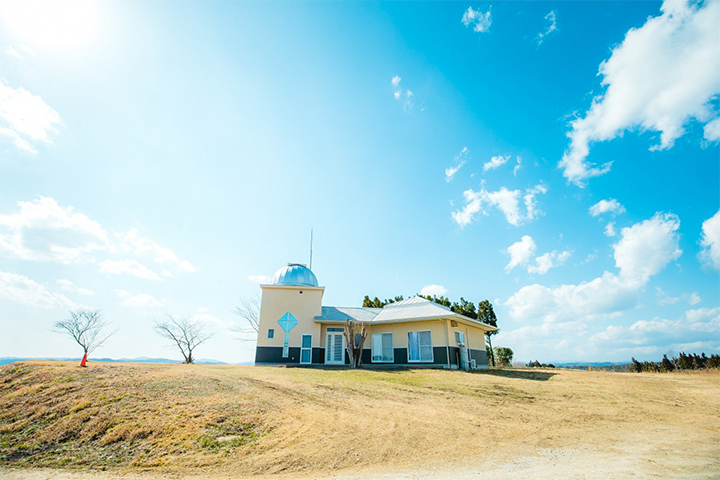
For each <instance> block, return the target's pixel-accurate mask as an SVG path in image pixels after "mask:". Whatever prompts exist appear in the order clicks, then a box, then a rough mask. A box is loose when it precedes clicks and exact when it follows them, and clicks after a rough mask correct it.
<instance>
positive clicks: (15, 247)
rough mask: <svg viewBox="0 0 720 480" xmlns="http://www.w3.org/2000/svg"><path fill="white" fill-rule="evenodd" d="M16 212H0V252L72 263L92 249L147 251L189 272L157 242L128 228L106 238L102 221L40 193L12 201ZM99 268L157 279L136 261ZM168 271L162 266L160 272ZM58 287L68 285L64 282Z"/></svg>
mask: <svg viewBox="0 0 720 480" xmlns="http://www.w3.org/2000/svg"><path fill="white" fill-rule="evenodd" d="M17 205H18V207H19V211H18V212H16V213H11V214H8V215H0V255H2V256H4V257H9V258H16V259H20V260H32V261H46V262H58V263H62V264H70V263H74V262H83V261H95V259H94V254H97V253H100V252H103V253H104V254H105V255H107V254H113V253H114V254H117V253H125V254H132V255H137V256H148V257H150V258H152V261H154V262H155V263H156V264H158V265H163V266H165V267H167V268H170V269H172V271H174V272H176V273H183V272H187V273H191V272H194V271H195V267H193V265H192V264H190V262H188V261H186V260H181V259H179V258H178V256H177V255H176V254H175V252H173V251H172V250H171V249H169V248H167V247H162V246H160V245H158V244H157V243H156V242H155V241H153V240H151V239H149V238H146V237H143V236H142V235H140V233H139V232H138V231H137V230H135V229H132V230H130V231H128V232H127V233H125V234H121V235H115V237H116V238H117V239H118V241H117V242H116V243H112V242H111V241H110V239H109V238H108V234H107V232H106V231H105V229H103V228H102V226H101V225H100V224H99V223H98V222H96V221H94V220H91V219H90V218H88V217H87V216H86V215H84V214H82V213H76V212H75V211H74V208H73V207H71V206H70V207H61V206H60V205H58V203H57V201H56V200H54V199H53V198H48V197H40V198H39V199H37V200H33V201H30V202H18V203H17ZM100 268H101V271H103V272H105V273H113V274H130V275H134V276H136V277H139V278H146V279H152V280H160V279H161V278H160V277H159V276H158V275H157V274H156V273H155V272H153V271H152V270H151V269H149V268H148V267H146V266H144V265H142V264H141V263H140V262H138V261H137V260H133V259H125V260H111V259H107V260H105V261H103V262H101V263H100ZM172 271H170V270H163V272H164V274H165V275H166V276H171V275H172V273H173V272H172ZM64 288H66V289H67V288H70V287H69V286H67V285H66V286H65V287H64Z"/></svg>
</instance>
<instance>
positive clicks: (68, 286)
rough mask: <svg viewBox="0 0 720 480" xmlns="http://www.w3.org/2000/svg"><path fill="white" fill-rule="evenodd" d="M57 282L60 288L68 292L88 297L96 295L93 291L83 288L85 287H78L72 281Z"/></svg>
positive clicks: (62, 280)
mask: <svg viewBox="0 0 720 480" xmlns="http://www.w3.org/2000/svg"><path fill="white" fill-rule="evenodd" d="M56 282H57V284H58V285H60V288H61V289H63V290H65V291H66V292H70V293H77V294H79V295H88V296H90V295H95V292H93V291H92V290H89V289H87V288H83V287H78V286H77V285H75V284H74V283H73V282H71V281H70V280H65V279H58V280H56Z"/></svg>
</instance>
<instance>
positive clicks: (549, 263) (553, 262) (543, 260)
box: [527, 250, 571, 275]
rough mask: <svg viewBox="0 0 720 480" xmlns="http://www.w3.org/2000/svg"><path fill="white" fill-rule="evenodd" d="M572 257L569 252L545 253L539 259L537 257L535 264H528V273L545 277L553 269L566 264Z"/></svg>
mask: <svg viewBox="0 0 720 480" xmlns="http://www.w3.org/2000/svg"><path fill="white" fill-rule="evenodd" d="M570 255H571V254H570V252H568V251H564V252H560V253H558V252H556V251H554V250H553V251H552V252H547V253H544V254H542V255H540V256H539V257H535V263H534V264H528V266H527V271H528V273H537V274H538V275H545V274H546V273H547V272H548V270H550V269H551V268H554V267H559V266H560V265H562V264H564V263H565V262H566V261H567V259H568V258H570Z"/></svg>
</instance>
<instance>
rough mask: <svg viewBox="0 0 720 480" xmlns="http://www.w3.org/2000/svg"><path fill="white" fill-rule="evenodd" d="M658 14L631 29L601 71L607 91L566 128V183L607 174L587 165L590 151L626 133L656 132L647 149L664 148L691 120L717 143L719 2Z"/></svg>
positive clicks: (676, 4)
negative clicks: (657, 135)
mask: <svg viewBox="0 0 720 480" xmlns="http://www.w3.org/2000/svg"><path fill="white" fill-rule="evenodd" d="M661 11H662V14H661V15H660V16H657V17H652V18H649V19H648V20H647V22H646V23H645V24H644V25H643V26H642V27H640V28H632V29H630V30H629V31H628V32H627V34H626V36H625V39H624V40H623V42H622V43H621V44H620V45H618V46H617V47H615V48H614V49H613V51H612V54H611V55H610V58H609V59H608V60H606V61H603V62H602V63H601V64H600V68H599V75H601V76H602V77H603V79H602V85H603V86H604V87H606V89H605V92H604V93H603V94H602V95H599V96H597V97H595V98H594V99H593V101H592V105H591V106H590V109H589V110H588V111H587V112H586V113H585V115H584V117H582V118H578V119H576V120H574V121H572V122H571V124H570V126H571V130H570V132H569V133H568V137H569V138H570V146H569V148H568V150H567V151H566V152H565V154H564V155H563V158H562V160H561V162H560V167H561V168H562V169H563V175H564V176H565V177H566V178H567V179H568V180H570V181H571V182H574V183H575V184H577V185H582V184H583V182H584V181H585V180H587V179H588V178H590V177H594V176H597V175H602V174H604V173H606V172H607V171H609V170H610V165H611V164H610V163H606V164H605V165H603V166H602V167H597V166H595V165H593V164H592V163H589V162H588V161H587V156H588V154H589V152H590V145H591V144H592V143H594V142H602V141H607V140H612V139H614V138H617V137H619V136H622V134H623V133H624V132H625V131H626V130H637V131H640V132H643V131H652V132H660V143H659V144H657V145H655V146H653V147H652V149H667V148H671V147H672V146H673V144H674V142H675V140H676V139H677V138H679V137H681V136H682V135H683V134H684V133H685V130H684V125H685V124H687V123H688V122H690V121H691V120H693V119H694V120H697V121H699V122H701V123H704V124H706V130H705V136H706V138H707V139H709V140H715V139H717V135H716V133H717V132H716V130H715V129H716V128H718V127H717V125H716V124H715V123H712V122H714V121H715V119H716V117H717V112H715V111H714V109H713V107H712V102H713V99H714V98H716V97H717V95H718V93H720V62H718V49H717V48H718V47H717V26H718V25H720V1H718V0H709V1H705V2H702V3H699V2H692V3H690V2H687V1H683V0H666V1H665V2H664V3H663V4H662V7H661ZM711 121H712V122H711Z"/></svg>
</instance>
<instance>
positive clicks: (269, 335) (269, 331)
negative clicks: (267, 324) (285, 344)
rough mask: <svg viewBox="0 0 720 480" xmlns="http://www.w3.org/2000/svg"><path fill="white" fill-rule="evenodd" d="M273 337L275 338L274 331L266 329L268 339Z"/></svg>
mask: <svg viewBox="0 0 720 480" xmlns="http://www.w3.org/2000/svg"><path fill="white" fill-rule="evenodd" d="M274 337H275V329H274V328H268V338H274Z"/></svg>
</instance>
